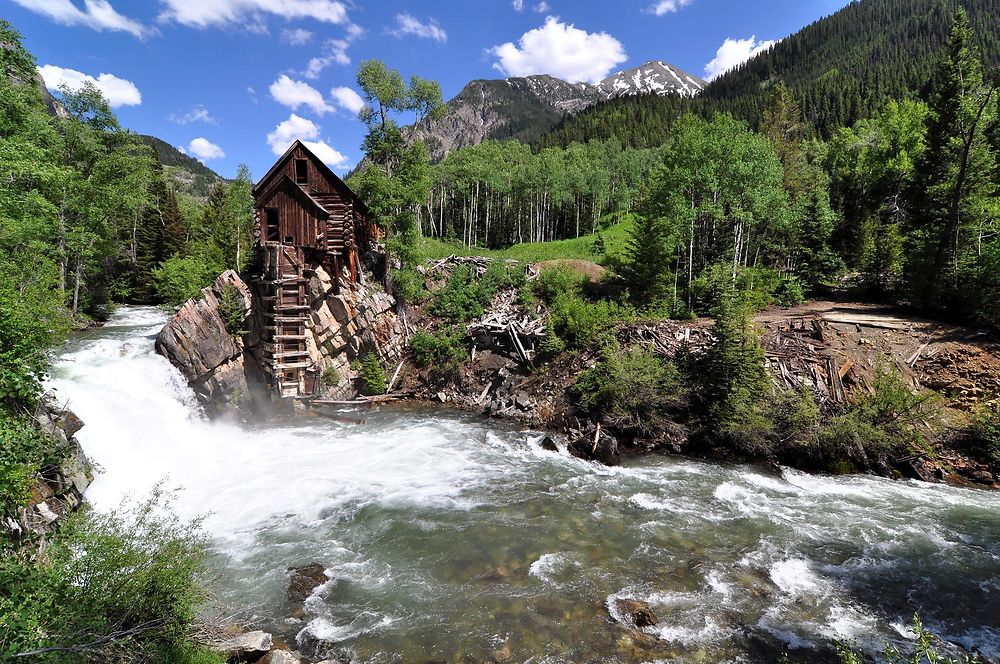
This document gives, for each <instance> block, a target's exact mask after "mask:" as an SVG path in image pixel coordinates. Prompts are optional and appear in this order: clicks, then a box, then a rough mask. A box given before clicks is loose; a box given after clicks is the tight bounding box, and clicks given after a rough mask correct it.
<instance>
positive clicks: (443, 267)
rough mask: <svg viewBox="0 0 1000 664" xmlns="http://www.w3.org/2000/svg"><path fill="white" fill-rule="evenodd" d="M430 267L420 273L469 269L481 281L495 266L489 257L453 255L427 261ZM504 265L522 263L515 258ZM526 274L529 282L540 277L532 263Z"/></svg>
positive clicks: (525, 266)
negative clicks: (492, 266)
mask: <svg viewBox="0 0 1000 664" xmlns="http://www.w3.org/2000/svg"><path fill="white" fill-rule="evenodd" d="M427 263H428V267H426V268H424V267H422V266H421V267H420V268H418V271H420V272H424V273H431V274H433V273H441V272H444V273H447V274H451V273H452V271H453V270H454V269H455V268H456V267H459V266H466V267H469V268H470V269H471V270H472V271H473V273H474V274H475V275H476V278H477V279H481V278H482V276H483V275H484V274H486V270H488V269H490V266H491V265H493V263H494V259H492V258H489V257H487V256H456V255H455V254H452V255H451V256H448V257H447V258H442V259H440V260H436V261H435V260H431V261H427ZM504 263H506V264H507V265H510V266H515V265H520V264H521V261H518V260H515V259H513V258H508V259H505V260H504ZM524 272H525V274H526V275H527V277H528V281H531V280H533V279H536V278H537V277H538V268H536V267H535V266H534V265H532V264H530V263H525V264H524Z"/></svg>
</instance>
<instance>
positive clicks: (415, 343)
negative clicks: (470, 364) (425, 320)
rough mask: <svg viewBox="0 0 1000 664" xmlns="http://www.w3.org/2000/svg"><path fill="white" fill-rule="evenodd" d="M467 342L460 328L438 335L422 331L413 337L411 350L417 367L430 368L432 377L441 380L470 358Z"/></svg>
mask: <svg viewBox="0 0 1000 664" xmlns="http://www.w3.org/2000/svg"><path fill="white" fill-rule="evenodd" d="M465 342H466V336H465V334H463V331H462V329H461V328H460V327H453V328H450V329H445V330H442V331H440V332H438V333H437V334H431V333H429V332H425V331H424V330H420V331H418V332H417V333H416V334H414V335H413V339H412V340H411V342H410V349H411V350H412V352H413V361H414V362H415V363H416V364H417V366H420V367H430V368H431V377H432V378H434V379H435V380H440V379H442V378H444V377H446V376H448V375H449V374H450V373H451V372H452V371H454V370H455V369H456V368H457V367H458V365H459V364H461V363H462V362H463V361H464V360H465V359H466V358H468V356H469V354H468V351H467V350H466V344H465Z"/></svg>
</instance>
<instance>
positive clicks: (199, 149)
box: [185, 138, 226, 161]
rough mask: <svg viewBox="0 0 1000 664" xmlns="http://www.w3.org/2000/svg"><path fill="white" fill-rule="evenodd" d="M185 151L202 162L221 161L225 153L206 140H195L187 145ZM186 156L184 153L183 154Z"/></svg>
mask: <svg viewBox="0 0 1000 664" xmlns="http://www.w3.org/2000/svg"><path fill="white" fill-rule="evenodd" d="M187 151H188V152H190V153H191V154H193V155H194V156H196V157H198V158H199V159H201V160H202V161H208V160H210V159H222V158H223V157H225V156H226V153H225V152H224V151H223V150H222V148H220V147H219V146H218V145H216V144H215V143H213V142H212V141H210V140H208V139H207V138H196V139H194V140H193V141H191V142H190V143H188V146H187ZM185 154H186V153H185Z"/></svg>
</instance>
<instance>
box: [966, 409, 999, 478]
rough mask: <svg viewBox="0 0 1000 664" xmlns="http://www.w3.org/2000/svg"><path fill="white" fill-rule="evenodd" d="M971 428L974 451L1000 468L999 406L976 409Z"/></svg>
mask: <svg viewBox="0 0 1000 664" xmlns="http://www.w3.org/2000/svg"><path fill="white" fill-rule="evenodd" d="M969 429H970V430H969V434H970V436H969V438H970V442H971V447H972V449H973V451H974V452H977V453H978V454H979V455H980V456H982V457H983V458H985V459H986V460H987V461H988V462H989V463H990V465H992V466H993V467H995V468H1000V411H998V410H997V407H996V406H995V405H994V406H987V407H983V408H980V409H979V410H977V411H975V412H974V413H973V414H972V423H971V426H970V428H969Z"/></svg>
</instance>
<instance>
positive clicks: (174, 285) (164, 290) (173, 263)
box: [153, 256, 223, 304]
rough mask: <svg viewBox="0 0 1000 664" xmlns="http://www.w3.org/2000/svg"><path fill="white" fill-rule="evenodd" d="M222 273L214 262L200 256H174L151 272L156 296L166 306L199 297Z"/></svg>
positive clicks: (220, 268) (220, 267) (221, 269)
mask: <svg viewBox="0 0 1000 664" xmlns="http://www.w3.org/2000/svg"><path fill="white" fill-rule="evenodd" d="M222 271H223V268H222V266H221V265H219V264H217V263H216V262H215V261H212V260H208V259H205V258H202V257H200V256H184V257H181V256H174V257H173V258H169V259H167V260H165V261H164V262H163V264H162V265H160V267H158V268H156V269H154V270H153V284H154V286H155V287H156V294H157V295H159V296H160V297H161V298H163V301H164V302H166V303H167V304H184V303H185V302H187V301H188V300H190V299H192V298H198V297H200V296H201V289H202V288H205V287H207V286H211V285H212V282H213V281H215V278H216V277H217V276H218V275H219V274H220V273H221V272H222Z"/></svg>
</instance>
